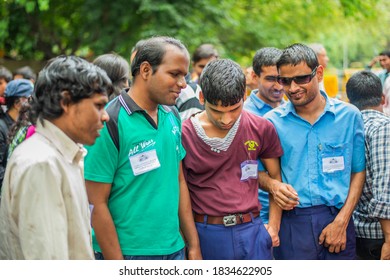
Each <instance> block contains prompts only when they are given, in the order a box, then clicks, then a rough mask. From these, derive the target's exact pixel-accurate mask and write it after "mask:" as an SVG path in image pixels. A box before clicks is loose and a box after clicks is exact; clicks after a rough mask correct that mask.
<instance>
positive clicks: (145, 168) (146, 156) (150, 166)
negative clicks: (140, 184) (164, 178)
mask: <svg viewBox="0 0 390 280" xmlns="http://www.w3.org/2000/svg"><path fill="white" fill-rule="evenodd" d="M129 159H130V164H131V168H132V169H133V174H134V176H138V175H140V174H143V173H146V172H149V171H151V170H154V169H157V168H159V167H160V166H161V165H160V161H159V160H158V157H157V153H156V150H151V151H147V152H143V153H139V154H136V155H134V156H130V157H129Z"/></svg>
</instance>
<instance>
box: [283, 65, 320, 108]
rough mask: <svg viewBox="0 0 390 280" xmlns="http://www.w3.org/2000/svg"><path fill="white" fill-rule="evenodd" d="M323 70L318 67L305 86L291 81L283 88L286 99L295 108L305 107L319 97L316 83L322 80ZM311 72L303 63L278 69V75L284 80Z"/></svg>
mask: <svg viewBox="0 0 390 280" xmlns="http://www.w3.org/2000/svg"><path fill="white" fill-rule="evenodd" d="M323 69H324V68H323V67H322V66H321V65H319V66H318V67H317V69H316V72H315V75H314V76H313V78H312V79H311V80H310V82H308V83H306V84H297V83H296V82H295V81H292V82H291V84H290V85H284V86H283V88H284V90H285V92H286V95H287V97H288V99H289V100H290V101H291V103H292V104H293V105H294V106H295V107H299V106H306V105H308V104H310V103H311V102H312V101H313V100H314V99H315V98H316V97H318V96H320V89H319V85H318V81H321V80H322V75H323ZM312 72H313V70H312V69H310V67H309V66H307V64H306V63H304V62H302V63H300V64H298V65H295V66H293V65H291V64H289V65H283V66H281V67H280V68H279V75H280V76H281V77H284V78H293V77H296V76H305V75H310V74H311V73H312Z"/></svg>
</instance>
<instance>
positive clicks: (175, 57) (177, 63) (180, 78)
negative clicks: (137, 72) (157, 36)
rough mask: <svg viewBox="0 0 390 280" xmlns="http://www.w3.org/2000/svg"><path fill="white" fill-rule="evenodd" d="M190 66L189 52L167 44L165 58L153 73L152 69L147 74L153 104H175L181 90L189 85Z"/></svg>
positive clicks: (149, 93)
mask: <svg viewBox="0 0 390 280" xmlns="http://www.w3.org/2000/svg"><path fill="white" fill-rule="evenodd" d="M188 67H189V58H188V54H187V53H186V52H183V51H182V50H180V49H179V48H177V47H175V46H171V45H169V46H167V49H166V53H165V55H164V58H163V60H162V62H161V64H160V65H159V66H158V67H157V69H156V70H155V72H153V73H152V70H151V69H150V71H149V73H148V74H146V75H145V79H146V80H147V81H146V83H147V89H148V95H149V96H148V97H149V99H150V101H151V102H152V103H153V105H155V106H157V105H158V104H163V105H175V103H176V99H177V98H178V97H179V94H180V92H181V90H182V89H183V88H185V87H186V86H187V83H186V80H185V76H186V75H187V72H188ZM145 70H148V69H145Z"/></svg>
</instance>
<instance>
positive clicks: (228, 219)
mask: <svg viewBox="0 0 390 280" xmlns="http://www.w3.org/2000/svg"><path fill="white" fill-rule="evenodd" d="M236 224H237V219H236V215H227V216H224V217H223V225H224V226H225V227H230V226H235V225H236Z"/></svg>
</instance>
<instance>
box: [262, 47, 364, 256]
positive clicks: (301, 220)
mask: <svg viewBox="0 0 390 280" xmlns="http://www.w3.org/2000/svg"><path fill="white" fill-rule="evenodd" d="M277 68H278V72H279V79H278V81H279V83H280V84H281V85H283V87H284V90H285V91H286V95H287V97H288V99H289V100H290V102H288V103H287V104H285V105H282V106H280V107H278V108H276V109H274V110H272V111H271V112H269V113H267V114H266V115H265V117H266V118H267V119H269V120H270V121H271V122H272V123H273V124H274V125H275V127H276V130H277V132H278V135H279V137H280V141H281V144H282V147H283V151H284V154H283V156H282V157H281V172H282V180H283V182H284V183H286V184H285V185H283V184H279V185H275V186H274V187H272V188H271V189H270V190H269V191H270V193H271V194H273V196H274V198H275V201H276V202H277V204H278V205H279V206H280V207H281V208H282V209H283V210H284V211H283V215H282V220H281V226H280V231H279V238H280V247H278V248H274V256H275V258H276V259H321V260H327V259H355V257H356V256H355V249H356V242H355V231H354V226H353V221H352V218H351V215H352V212H353V210H354V208H355V206H356V204H357V202H358V200H359V197H360V195H361V192H362V186H363V183H364V179H365V147H364V128H363V119H362V115H361V113H360V112H359V110H357V108H356V107H353V106H351V105H349V104H346V103H345V102H343V101H340V100H336V99H332V98H329V97H328V96H327V95H326V93H325V92H324V91H320V88H319V82H321V81H322V79H323V66H322V65H319V63H318V60H317V57H316V54H315V53H314V51H313V50H312V49H311V48H309V47H308V46H306V45H302V44H294V45H291V46H289V47H287V48H286V49H284V50H283V54H282V55H281V57H280V59H279V61H278V63H277ZM297 201H299V203H297Z"/></svg>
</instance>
